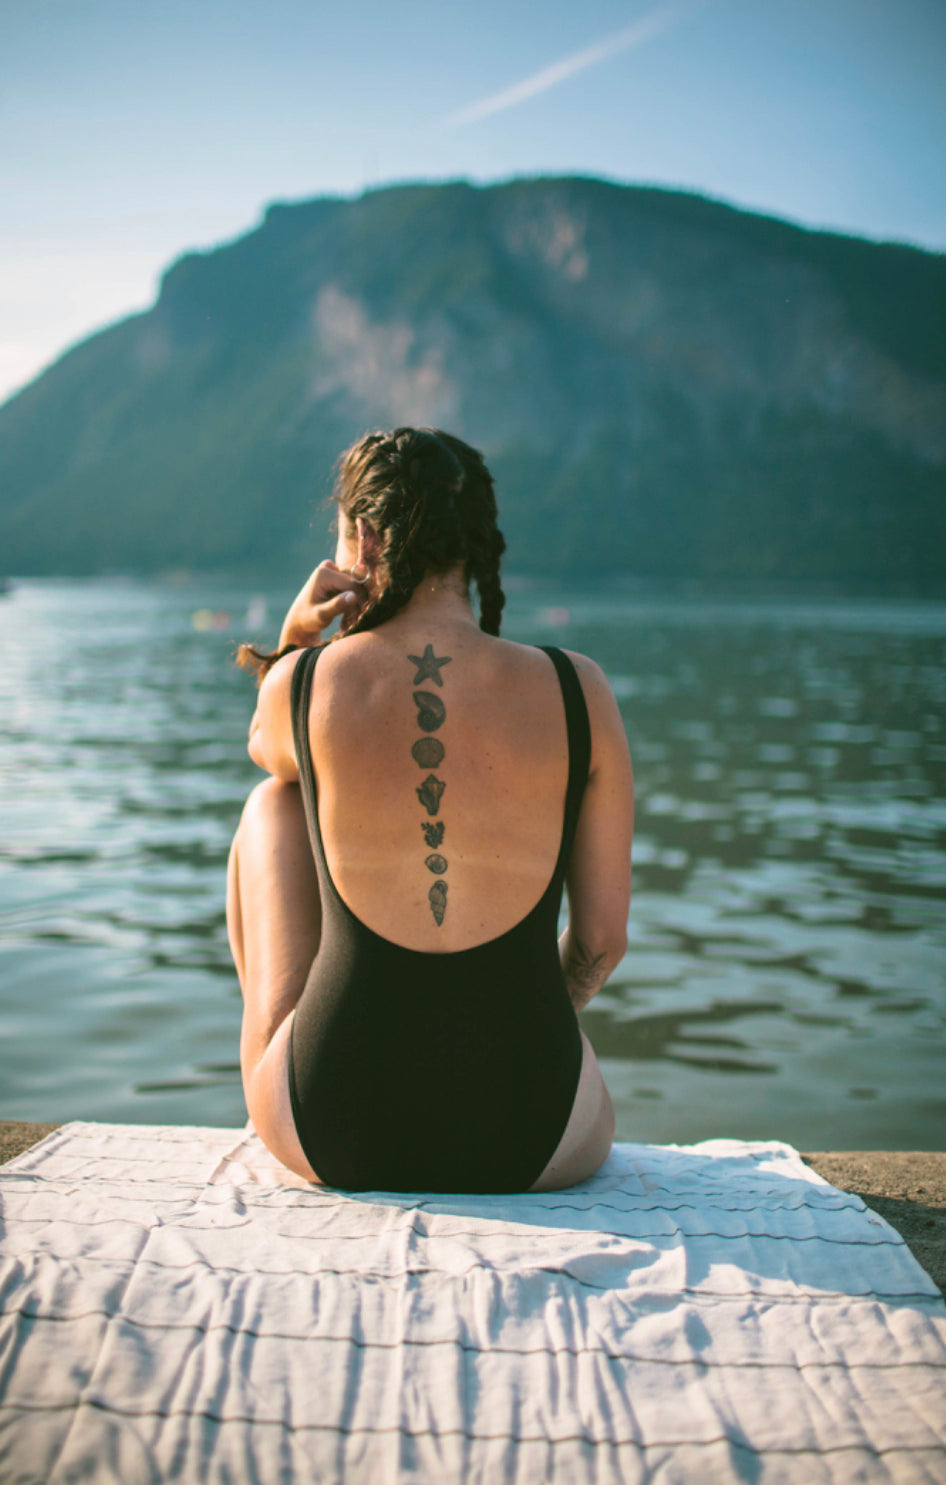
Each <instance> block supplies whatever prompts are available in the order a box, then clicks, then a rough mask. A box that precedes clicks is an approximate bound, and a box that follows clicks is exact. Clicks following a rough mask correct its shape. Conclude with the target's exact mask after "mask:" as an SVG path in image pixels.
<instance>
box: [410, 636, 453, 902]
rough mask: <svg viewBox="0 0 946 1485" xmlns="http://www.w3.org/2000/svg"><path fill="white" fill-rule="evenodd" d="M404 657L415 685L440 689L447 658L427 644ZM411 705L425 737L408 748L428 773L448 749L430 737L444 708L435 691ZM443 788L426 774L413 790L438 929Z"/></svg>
mask: <svg viewBox="0 0 946 1485" xmlns="http://www.w3.org/2000/svg"><path fill="white" fill-rule="evenodd" d="M407 658H408V660H409V661H410V663H411V664H412V665H413V666H414V667H415V674H414V685H415V686H421V685H423V683H424V682H425V681H431V682H432V683H433V684H434V685H435V686H437V687H442V686H443V676H442V675H441V674H440V672H441V670H442V669H443V667H444V666H445V665H449V664H450V661H451V656H450V655H441V656H439V657H438V656H437V655H435V654H434V647H433V645H426V646H425V648H424V653H423V654H422V655H408V657H407ZM414 705H415V706H416V708H417V725H418V727H419V728H420V730H421V731H422V732H424V733H426V734H427V735H426V736H425V737H419V738H418V739H417V741H416V742H415V743H414V745H413V747H412V748H411V757H412V758H413V759H414V762H415V763H416V764H417V766H418V768H426V769H430V770H433V769H435V768H439V767H440V765H441V763H442V762H443V760H444V758H445V757H446V752H447V750H446V748H445V747H444V745H443V743H442V742H441V741H440V738H439V737H431V735H430V734H431V733H433V732H439V730H440V728H441V727H442V726H443V724H444V720H445V718H446V715H447V708H446V707H445V706H444V703H443V701H442V699H441V697H439V696H438V695H437V693H436V692H435V691H415V692H414ZM446 787H447V786H446V784H445V783H444V781H443V779H438V778H437V776H436V774H435V773H433V772H429V773H428V774H427V777H426V778H425V779H424V782H423V783H422V784H420V785H419V786H418V788H417V789H416V790H415V792H416V794H417V798H418V799H419V800H420V802H421V804H422V805H423V806H424V809H425V810H426V811H427V814H428V816H429V817H430V818H429V819H427V820H422V821H421V827H420V828H421V830H422V831H423V832H424V844H425V845H426V846H427V847H428V850H429V851H430V854H429V855H428V856H425V858H424V865H425V866H426V868H427V870H428V871H429V872H431V873H432V875H433V876H435V877H436V879H437V880H436V881H435V882H434V883H433V885H432V886H431V888H430V890H429V892H428V893H427V901H428V902H429V903H430V911H431V912H432V913H433V915H434V922H435V923H436V925H437V927H438V928H440V927H441V926H442V924H443V920H444V916H445V914H446V911H447V883H446V882H445V881H444V873H445V872H446V870H447V858H446V856H442V855H441V854H440V851H439V850H438V849H437V848H438V847H439V846H441V845H442V844H443V833H444V822H443V820H434V819H433V816H434V815H438V814H439V813H440V801H441V800H442V798H443V793H444V790H445V789H446Z"/></svg>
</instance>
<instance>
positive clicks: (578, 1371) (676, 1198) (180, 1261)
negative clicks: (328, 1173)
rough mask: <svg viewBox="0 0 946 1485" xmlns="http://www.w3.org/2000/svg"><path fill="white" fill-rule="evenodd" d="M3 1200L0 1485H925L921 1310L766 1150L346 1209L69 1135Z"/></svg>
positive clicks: (14, 1172) (928, 1423)
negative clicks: (510, 1192)
mask: <svg viewBox="0 0 946 1485" xmlns="http://www.w3.org/2000/svg"><path fill="white" fill-rule="evenodd" d="M0 1198H2V1209H3V1232H2V1241H0V1312H2V1313H0V1481H2V1482H3V1485H39V1482H42V1485H66V1482H69V1485H71V1482H75V1481H91V1482H113V1481H114V1482H117V1485H139V1482H140V1485H144V1482H149V1485H150V1482H154V1481H172V1480H173V1481H182V1482H185V1485H186V1482H190V1481H201V1482H204V1481H206V1482H215V1485H224V1482H227V1485H277V1482H278V1485H283V1482H285V1485H290V1482H291V1485H308V1482H318V1485H331V1482H344V1485H361V1482H364V1485H394V1482H397V1481H410V1482H423V1485H453V1482H464V1485H476V1482H483V1485H507V1482H508V1485H532V1482H535V1481H546V1480H547V1481H554V1482H556V1485H559V1482H561V1485H592V1482H594V1485H612V1482H613V1485H634V1482H637V1481H641V1482H643V1481H648V1482H655V1485H667V1482H682V1485H712V1482H717V1481H751V1482H757V1481H758V1482H762V1485H768V1482H778V1481H791V1482H799V1485H819V1482H832V1485H834V1482H853V1481H870V1482H873V1481H887V1480H890V1481H898V1482H910V1485H912V1482H921V1481H923V1482H932V1481H936V1482H942V1481H946V1305H944V1302H943V1300H942V1297H941V1296H940V1294H939V1291H938V1290H937V1289H936V1287H935V1285H934V1284H933V1282H932V1280H931V1279H930V1278H929V1277H928V1276H927V1275H926V1274H925V1273H924V1271H923V1270H922V1269H921V1268H920V1266H919V1264H918V1263H917V1262H916V1260H915V1259H914V1258H913V1257H912V1256H911V1254H910V1252H909V1250H908V1249H907V1248H906V1246H905V1245H904V1243H903V1241H902V1240H901V1238H900V1237H899V1236H898V1235H897V1233H896V1232H894V1231H893V1229H892V1228H890V1227H889V1226H888V1225H887V1224H886V1223H885V1222H884V1221H882V1219H881V1218H880V1217H878V1216H876V1215H875V1214H874V1213H872V1212H870V1211H868V1210H867V1209H866V1208H865V1207H864V1204H863V1203H862V1202H861V1201H860V1200H859V1199H858V1198H857V1197H854V1196H851V1195H846V1194H844V1193H842V1192H839V1191H837V1190H835V1189H834V1187H832V1186H830V1185H828V1184H827V1183H826V1182H825V1181H823V1180H822V1179H821V1178H820V1177H819V1176H817V1175H815V1174H814V1173H813V1172H812V1171H811V1170H809V1169H808V1168H807V1167H806V1166H805V1165H804V1163H803V1162H802V1160H801V1158H800V1157H799V1155H798V1154H797V1153H796V1151H794V1150H793V1149H791V1147H790V1146H788V1145H784V1144H777V1143H765V1144H746V1143H742V1142H738V1141H734V1140H709V1141H706V1142H705V1143H703V1144H699V1145H691V1146H654V1145H634V1144H619V1145H616V1146H615V1148H614V1150H613V1152H612V1154H611V1156H610V1157H609V1159H608V1161H607V1162H606V1164H605V1165H604V1166H603V1167H602V1169H601V1171H600V1172H599V1173H598V1174H597V1175H596V1176H595V1177H593V1178H592V1179H591V1180H589V1181H585V1182H583V1183H582V1184H581V1185H580V1186H576V1187H573V1188H571V1189H569V1190H567V1191H558V1192H550V1193H547V1194H544V1195H541V1196H528V1195H527V1196H439V1195H438V1196H431V1195H430V1194H427V1195H419V1196H417V1195H415V1196H411V1195H406V1196H402V1195H390V1194H377V1193H372V1194H365V1193H359V1194H355V1195H351V1194H346V1193H343V1192H339V1191H333V1190H322V1189H319V1188H317V1187H311V1186H308V1185H307V1184H306V1183H305V1182H304V1181H302V1180H300V1179H299V1178H298V1177H295V1176H293V1175H292V1174H291V1173H289V1172H288V1171H286V1170H284V1169H283V1168H282V1167H281V1166H280V1165H279V1164H278V1163H277V1162H276V1161H275V1160H274V1159H273V1158H272V1157H271V1156H270V1155H269V1154H268V1152H267V1151H266V1150H265V1148H264V1147H263V1145H262V1144H261V1142H260V1140H259V1139H258V1137H257V1136H256V1135H255V1133H254V1132H253V1131H252V1129H251V1128H250V1127H249V1126H248V1128H247V1129H246V1130H231V1129H203V1128H188V1127H172V1126H167V1127H152V1126H140V1125H107V1124H91V1123H72V1124H67V1125H65V1126H64V1127H63V1128H61V1129H59V1130H57V1131H56V1132H55V1133H54V1134H52V1135H50V1136H49V1137H48V1138H47V1139H45V1140H44V1141H43V1142H42V1144H41V1145H39V1146H37V1147H36V1148H35V1149H34V1150H31V1151H29V1152H27V1153H26V1154H24V1155H21V1156H20V1157H18V1158H17V1159H16V1160H14V1161H12V1162H11V1163H10V1164H9V1165H7V1166H5V1167H3V1168H2V1169H0Z"/></svg>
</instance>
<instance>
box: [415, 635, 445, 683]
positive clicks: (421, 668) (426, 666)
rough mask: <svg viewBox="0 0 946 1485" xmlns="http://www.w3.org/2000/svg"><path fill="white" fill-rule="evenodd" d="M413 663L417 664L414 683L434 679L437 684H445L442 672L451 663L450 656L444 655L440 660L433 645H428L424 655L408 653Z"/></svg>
mask: <svg viewBox="0 0 946 1485" xmlns="http://www.w3.org/2000/svg"><path fill="white" fill-rule="evenodd" d="M407 658H408V660H409V661H410V662H411V664H412V665H416V666H417V674H416V675H415V677H414V685H415V686H419V685H421V683H422V682H423V681H433V683H434V685H435V686H442V685H443V676H442V675H441V674H440V672H441V670H442V668H443V666H445V665H449V664H450V658H451V657H450V656H449V655H444V657H443V659H442V660H438V659H437V657H436V655H435V654H434V647H433V645H426V646H425V647H424V653H423V654H422V655H408V657H407Z"/></svg>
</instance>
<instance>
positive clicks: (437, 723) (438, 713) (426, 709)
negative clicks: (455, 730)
mask: <svg viewBox="0 0 946 1485" xmlns="http://www.w3.org/2000/svg"><path fill="white" fill-rule="evenodd" d="M414 705H415V706H416V707H417V725H418V727H419V728H420V730H421V732H436V731H437V728H438V727H442V726H443V719H444V717H445V716H446V715H447V708H446V707H445V706H444V704H443V702H442V701H441V700H440V697H439V696H435V695H434V693H433V691H415V692H414Z"/></svg>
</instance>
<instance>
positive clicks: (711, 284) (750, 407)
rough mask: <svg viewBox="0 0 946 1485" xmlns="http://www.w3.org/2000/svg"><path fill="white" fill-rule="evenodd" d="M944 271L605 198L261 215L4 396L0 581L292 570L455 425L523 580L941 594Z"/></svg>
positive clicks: (394, 200) (580, 182) (316, 206)
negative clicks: (399, 448)
mask: <svg viewBox="0 0 946 1485" xmlns="http://www.w3.org/2000/svg"><path fill="white" fill-rule="evenodd" d="M944 325H946V257H944V256H943V255H939V254H932V253H926V252H923V251H922V250H920V249H917V248H912V247H906V246H901V245H898V244H890V243H873V242H867V241H863V240H859V239H856V238H849V237H842V236H838V235H835V234H831V233H825V232H811V231H806V230H804V229H802V228H799V227H797V226H793V225H790V224H788V223H786V222H782V221H778V220H775V219H772V218H768V217H761V216H757V215H753V214H750V213H747V212H743V211H738V210H736V209H734V208H732V207H729V206H726V205H723V204H721V203H718V202H714V201H709V200H706V199H704V198H702V197H700V196H696V195H691V194H686V193H681V192H674V191H665V190H659V189H653V188H641V187H636V186H621V185H615V184H609V183H606V182H603V181H597V180H586V179H567V178H562V179H557V178H553V179H535V180H516V181H511V182H508V183H506V184H502V185H495V186H488V187H479V188H478V187H473V186H471V185H468V184H465V183H448V184H442V185H404V186H393V187H388V188H385V189H380V190H373V191H369V192H367V193H366V194H364V195H363V196H361V197H359V198H358V199H355V200H349V199H340V198H325V199H317V200H312V201H307V202H302V203H298V204H292V205H282V204H280V205H273V206H271V207H270V208H269V209H268V210H267V212H266V213H265V217H264V219H263V221H262V223H261V224H260V225H259V226H258V227H257V228H256V229H255V230H253V231H251V232H249V233H247V234H246V235H245V236H242V237H240V238H238V239H237V240H235V241H233V242H229V243H226V244H224V245H222V246H220V247H217V248H214V249H212V250H210V251H207V252H200V253H197V252H194V253H188V254H186V255H185V256H184V257H182V258H180V259H178V260H177V261H176V262H175V263H173V264H172V265H171V267H170V268H169V269H168V271H167V272H166V273H165V275H164V277H163V279H162V282H161V287H160V292H159V295H158V298H157V301H156V303H155V305H154V306H153V308H151V309H149V310H148V311H147V312H145V313H143V314H137V315H133V316H131V317H130V318H128V319H126V320H123V321H121V322H120V323H118V324H115V325H112V326H110V327H109V328H107V329H105V330H103V331H101V332H100V333H98V334H95V335H93V336H91V337H90V338H89V339H87V340H85V341H83V342H82V343H81V344H79V345H77V346H75V347H74V348H73V349H71V350H70V351H68V352H67V353H66V354H65V355H64V356H62V358H61V359H60V360H58V361H57V362H55V364H53V365H52V366H50V367H49V368H48V369H47V370H46V371H45V372H43V373H42V375H41V376H39V377H38V378H37V379H36V380H35V381H34V382H33V383H31V384H30V385H29V386H28V387H26V388H24V389H23V390H22V391H21V392H19V393H18V394H17V395H16V396H14V397H13V398H11V399H10V401H9V402H7V403H6V404H5V405H4V406H3V407H2V408H0V553H2V557H0V568H2V569H3V570H5V571H7V572H14V573H23V574H27V573H94V572H102V571H110V570H116V569H118V570H138V571H144V572H154V571H160V570H162V569H169V568H180V567H187V568H196V569H200V568H210V569H226V570H230V571H233V570H246V571H248V570H251V569H252V570H255V571H257V572H260V573H262V572H264V571H265V572H267V573H275V572H277V571H278V572H281V573H283V574H284V575H286V576H287V577H288V578H291V579H292V580H295V577H296V576H298V573H299V571H300V570H301V569H302V568H304V567H305V566H306V564H308V563H312V564H314V562H315V561H316V560H317V559H318V558H319V557H320V556H321V555H323V553H324V549H325V540H326V531H327V526H328V514H327V512H326V509H325V506H324V497H325V495H326V493H327V491H328V488H329V486H330V476H331V467H332V464H333V462H334V459H335V457H336V456H337V454H338V453H339V451H340V450H341V449H342V448H343V447H344V446H345V445H346V444H347V443H348V442H350V441H351V440H352V439H353V438H354V437H356V436H357V435H358V434H359V433H361V432H363V431H364V430H365V429H366V428H370V427H374V426H390V425H394V424H397V423H429V424H435V425H439V426H442V427H445V428H447V429H449V430H451V431H454V432H456V433H459V434H460V435H461V436H462V437H464V438H467V439H469V440H470V441H471V442H473V443H474V444H476V445H477V446H478V447H480V448H482V449H483V451H484V453H485V454H486V456H487V459H488V461H489V463H490V466H491V468H492V469H493V471H494V473H495V475H496V477H497V482H498V490H499V497H500V510H501V517H502V524H503V527H504V529H505V531H506V535H507V539H508V541H509V556H508V559H507V561H508V563H509V565H510V567H511V568H513V569H514V570H518V571H521V572H536V573H547V574H561V575H564V574H575V573H578V574H582V575H586V576H590V575H594V574H604V573H622V574H631V575H636V576H641V577H652V578H660V579H681V578H694V579H702V580H707V581H712V582H726V581H733V580H736V581H739V580H746V579H754V580H761V581H763V582H771V581H777V582H779V583H782V584H791V583H802V584H811V583H816V584H817V583H821V584H833V585H837V586H840V587H842V588H843V587H848V588H861V589H863V590H868V591H870V590H872V589H873V590H878V591H880V590H889V589H890V588H891V587H894V588H898V589H899V590H901V591H912V592H941V591H946V563H944V553H946V500H944V493H946V491H944V485H946V478H944V476H946V339H944V335H943V329H944Z"/></svg>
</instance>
